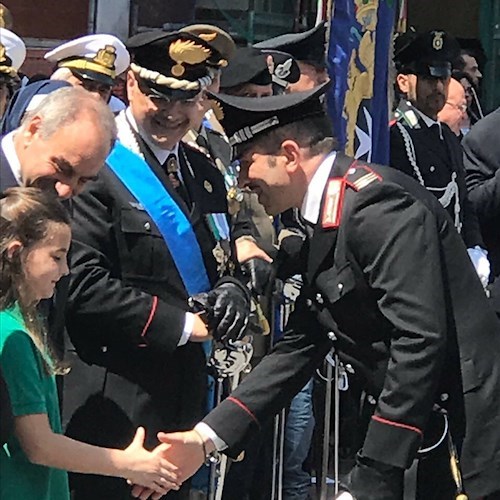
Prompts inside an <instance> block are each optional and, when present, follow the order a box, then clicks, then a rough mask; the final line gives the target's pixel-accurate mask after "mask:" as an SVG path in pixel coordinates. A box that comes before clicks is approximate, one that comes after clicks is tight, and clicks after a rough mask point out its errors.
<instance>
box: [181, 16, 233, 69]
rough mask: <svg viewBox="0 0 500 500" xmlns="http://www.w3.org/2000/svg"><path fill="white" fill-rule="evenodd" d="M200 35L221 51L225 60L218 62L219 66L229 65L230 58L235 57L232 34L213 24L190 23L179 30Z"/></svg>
mask: <svg viewBox="0 0 500 500" xmlns="http://www.w3.org/2000/svg"><path fill="white" fill-rule="evenodd" d="M179 31H180V32H187V33H191V34H193V35H196V36H198V37H199V38H201V39H202V40H205V41H206V42H209V43H210V45H211V46H212V47H213V48H214V49H215V50H217V52H219V54H220V55H221V56H222V58H223V59H224V60H225V61H226V63H224V62H223V61H221V62H220V64H218V66H219V67H225V66H227V63H228V62H229V60H230V59H232V58H233V57H234V54H235V51H236V44H235V43H234V40H233V39H232V38H231V35H230V34H229V33H227V32H226V31H224V30H223V29H222V28H219V27H218V26H214V25H212V24H190V25H188V26H185V27H184V28H182V29H180V30H179Z"/></svg>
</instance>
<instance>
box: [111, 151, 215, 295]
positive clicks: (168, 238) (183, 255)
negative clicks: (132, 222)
mask: <svg viewBox="0 0 500 500" xmlns="http://www.w3.org/2000/svg"><path fill="white" fill-rule="evenodd" d="M106 161H107V164H108V165H109V167H110V168H111V170H113V172H114V173H115V174H116V175H117V176H118V178H119V179H120V180H121V181H122V182H123V184H124V185H125V187H126V188H127V189H128V190H129V191H130V192H131V193H132V195H133V196H134V197H135V198H137V200H138V201H139V202H140V203H141V205H142V206H143V207H144V209H145V210H146V212H147V213H148V214H149V215H150V216H151V218H152V219H153V221H154V222H155V224H156V225H157V226H158V229H159V230H160V233H161V235H162V236H163V239H164V241H165V243H166V245H167V247H168V249H169V251H170V254H171V255H172V258H173V259H174V262H175V266H176V267H177V271H179V274H180V276H181V279H182V282H183V283H184V287H185V288H186V290H187V292H188V294H189V295H195V294H197V293H201V292H207V291H208V290H210V288H211V286H210V281H209V279H208V275H207V270H206V268H205V263H204V261H203V257H202V254H201V249H200V246H199V244H198V240H197V239H196V235H195V234H194V231H193V228H192V226H191V223H190V221H189V220H188V219H187V217H186V215H185V214H184V212H183V211H182V210H181V209H180V208H179V206H178V205H177V203H176V202H175V201H174V200H173V199H172V197H171V196H170V194H169V193H168V191H167V190H166V188H165V186H164V185H163V184H162V183H161V182H160V180H159V179H158V177H156V175H155V174H154V173H153V171H152V170H151V168H150V167H149V165H148V164H147V163H146V162H145V161H144V160H143V159H142V158H141V157H140V156H138V155H136V154H135V153H133V152H132V151H130V150H128V149H127V148H126V147H125V146H123V145H122V144H120V143H119V142H116V144H115V147H114V148H113V150H112V151H111V153H110V155H109V156H108V159H107V160H106Z"/></svg>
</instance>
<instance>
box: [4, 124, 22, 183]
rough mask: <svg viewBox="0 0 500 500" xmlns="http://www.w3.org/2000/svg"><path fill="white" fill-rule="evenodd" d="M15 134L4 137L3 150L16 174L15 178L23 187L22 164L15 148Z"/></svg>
mask: <svg viewBox="0 0 500 500" xmlns="http://www.w3.org/2000/svg"><path fill="white" fill-rule="evenodd" d="M14 133H15V131H14V132H11V133H10V134H7V135H6V136H5V137H2V144H1V145H2V149H3V153H4V155H5V158H6V159H7V162H8V164H9V166H10V169H11V170H12V173H13V174H14V177H15V179H16V181H17V183H18V184H19V185H20V186H22V185H23V177H22V175H21V162H20V161H19V158H18V156H17V153H16V148H15V147H14Z"/></svg>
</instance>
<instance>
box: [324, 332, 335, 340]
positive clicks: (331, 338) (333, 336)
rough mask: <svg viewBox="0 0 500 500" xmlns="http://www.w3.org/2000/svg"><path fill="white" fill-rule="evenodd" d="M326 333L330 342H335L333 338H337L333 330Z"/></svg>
mask: <svg viewBox="0 0 500 500" xmlns="http://www.w3.org/2000/svg"><path fill="white" fill-rule="evenodd" d="M326 335H327V337H328V338H329V339H330V340H331V341H332V342H335V340H337V335H335V333H333V332H328V333H327V334H326Z"/></svg>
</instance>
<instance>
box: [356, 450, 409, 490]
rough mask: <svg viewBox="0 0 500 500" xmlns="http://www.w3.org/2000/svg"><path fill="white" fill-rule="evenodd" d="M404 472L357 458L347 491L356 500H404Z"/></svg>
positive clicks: (366, 459) (373, 461)
mask: <svg viewBox="0 0 500 500" xmlns="http://www.w3.org/2000/svg"><path fill="white" fill-rule="evenodd" d="M403 484H404V470H403V469H400V468H399V467H393V466H392V465H387V464H383V463H381V462H376V461H375V460H371V459H370V458H367V457H363V456H362V455H361V454H360V453H358V455H357V456H356V465H355V466H354V469H353V470H352V471H351V473H350V474H349V478H348V482H347V488H346V490H347V491H349V493H351V495H352V496H353V497H354V498H355V499H356V500H403Z"/></svg>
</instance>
